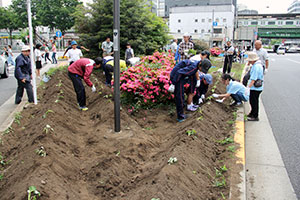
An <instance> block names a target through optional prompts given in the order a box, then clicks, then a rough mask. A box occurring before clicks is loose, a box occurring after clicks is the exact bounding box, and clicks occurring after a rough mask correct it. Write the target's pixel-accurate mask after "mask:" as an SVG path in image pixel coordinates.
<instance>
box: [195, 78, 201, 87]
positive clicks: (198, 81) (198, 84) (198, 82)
mask: <svg viewBox="0 0 300 200" xmlns="http://www.w3.org/2000/svg"><path fill="white" fill-rule="evenodd" d="M200 83H201V82H200V80H197V83H196V88H198V87H200Z"/></svg>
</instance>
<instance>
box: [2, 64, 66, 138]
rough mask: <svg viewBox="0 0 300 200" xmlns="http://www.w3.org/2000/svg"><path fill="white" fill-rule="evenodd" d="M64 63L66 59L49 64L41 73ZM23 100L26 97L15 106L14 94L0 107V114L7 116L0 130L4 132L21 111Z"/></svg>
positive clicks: (24, 103) (23, 104) (24, 102)
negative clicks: (54, 64)
mask: <svg viewBox="0 0 300 200" xmlns="http://www.w3.org/2000/svg"><path fill="white" fill-rule="evenodd" d="M66 64H68V62H67V61H61V62H59V63H58V64H57V65H56V66H51V65H50V66H47V67H45V68H44V70H43V68H42V70H41V75H43V74H44V73H45V72H47V71H48V70H49V69H50V68H54V67H61V66H63V65H66ZM39 84H40V81H38V80H37V85H39ZM24 100H27V97H25V98H23V101H22V102H21V103H20V104H19V105H17V106H16V105H15V95H13V96H11V97H10V98H9V99H8V100H7V101H6V102H5V103H4V104H3V105H2V106H1V107H0V110H1V115H3V116H7V117H6V119H5V121H3V122H2V123H1V124H0V132H4V131H5V130H6V129H7V128H8V127H10V126H11V124H12V123H13V121H14V119H15V114H16V113H17V112H21V111H22V110H23V109H24V106H25V105H26V101H24ZM0 137H1V136H0Z"/></svg>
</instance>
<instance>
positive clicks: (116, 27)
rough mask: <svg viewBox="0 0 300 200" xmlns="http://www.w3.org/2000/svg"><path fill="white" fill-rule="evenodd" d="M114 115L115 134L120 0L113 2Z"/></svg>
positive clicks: (118, 113)
mask: <svg viewBox="0 0 300 200" xmlns="http://www.w3.org/2000/svg"><path fill="white" fill-rule="evenodd" d="M113 37H114V66H115V69H114V115H115V132H120V131H121V119H120V0H114V30H113Z"/></svg>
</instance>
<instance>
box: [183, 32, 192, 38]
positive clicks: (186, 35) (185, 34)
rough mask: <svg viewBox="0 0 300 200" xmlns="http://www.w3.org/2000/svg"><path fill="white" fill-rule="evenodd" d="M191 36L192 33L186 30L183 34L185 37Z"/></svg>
mask: <svg viewBox="0 0 300 200" xmlns="http://www.w3.org/2000/svg"><path fill="white" fill-rule="evenodd" d="M190 36H191V35H190V34H189V33H188V32H186V33H184V34H183V37H190Z"/></svg>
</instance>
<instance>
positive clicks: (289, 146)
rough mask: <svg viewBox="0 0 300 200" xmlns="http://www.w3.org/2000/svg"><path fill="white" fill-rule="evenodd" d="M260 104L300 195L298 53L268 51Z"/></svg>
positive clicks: (299, 81) (299, 195) (299, 84)
mask: <svg viewBox="0 0 300 200" xmlns="http://www.w3.org/2000/svg"><path fill="white" fill-rule="evenodd" d="M270 61H271V65H270V70H269V72H268V74H267V75H266V76H265V90H264V92H263V94H262V99H263V104H264V107H265V110H266V113H267V116H268V119H269V121H270V123H271V127H272V129H273V133H274V135H275V138H276V141H277V144H278V147H279V150H280V153H281V156H282V158H283V161H284V164H285V166H286V169H287V172H288V175H289V178H290V180H291V182H292V185H293V187H294V190H295V192H296V194H297V197H298V199H300V167H299V166H300V118H299V113H300V54H286V55H284V56H283V55H280V56H278V55H275V54H271V55H270Z"/></svg>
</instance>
